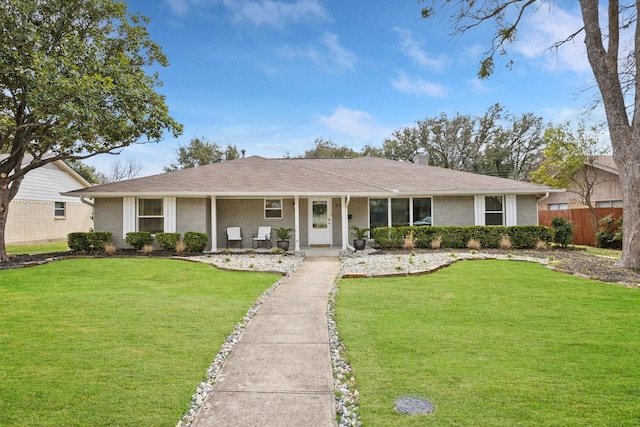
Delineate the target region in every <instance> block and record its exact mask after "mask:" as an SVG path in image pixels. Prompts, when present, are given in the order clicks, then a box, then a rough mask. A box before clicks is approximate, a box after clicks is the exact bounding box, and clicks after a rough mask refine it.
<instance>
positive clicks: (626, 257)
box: [618, 139, 640, 269]
mask: <svg viewBox="0 0 640 427" xmlns="http://www.w3.org/2000/svg"><path fill="white" fill-rule="evenodd" d="M627 148H628V151H633V152H634V153H633V154H632V153H629V157H628V158H627V159H626V160H625V161H622V162H619V163H618V170H619V171H620V183H621V184H622V194H623V195H624V200H623V203H622V207H623V212H624V220H623V222H622V232H623V236H622V237H623V239H622V258H621V259H620V261H619V263H618V265H619V266H621V267H626V268H633V269H640V160H638V159H640V140H638V139H635V140H634V141H630V142H629V146H628V147H627Z"/></svg>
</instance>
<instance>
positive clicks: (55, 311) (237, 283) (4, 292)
mask: <svg viewBox="0 0 640 427" xmlns="http://www.w3.org/2000/svg"><path fill="white" fill-rule="evenodd" d="M279 277H280V276H278V275H274V274H265V273H238V272H226V271H219V270H216V269H214V268H212V267H211V266H210V265H205V264H196V263H191V262H184V261H177V260H167V259H74V260H66V261H60V262H55V263H51V264H47V265H44V266H40V267H34V268H26V269H19V270H5V271H0V420H2V421H1V422H0V424H2V425H21V426H114V425H119V426H175V425H176V423H177V422H178V420H180V418H181V417H182V415H183V414H184V412H185V411H186V410H187V409H188V407H189V403H190V401H191V396H192V394H193V392H194V391H195V388H196V386H197V385H198V383H199V382H200V381H201V380H203V379H204V376H205V374H206V371H207V368H208V367H209V365H210V363H211V361H212V360H213V358H214V356H215V355H216V353H217V352H218V351H219V349H220V346H221V344H222V343H223V341H224V338H225V337H226V336H227V335H228V334H229V333H230V332H231V331H232V330H233V326H234V325H235V324H236V323H238V322H239V321H240V320H241V319H242V317H243V315H244V314H245V313H246V312H247V310H248V309H249V307H250V306H251V304H252V303H253V302H254V301H255V300H256V299H257V298H258V297H259V296H260V295H261V294H262V293H263V292H264V291H265V290H266V289H267V288H268V287H269V286H270V285H272V284H273V283H274V282H275V281H276V280H278V278H279Z"/></svg>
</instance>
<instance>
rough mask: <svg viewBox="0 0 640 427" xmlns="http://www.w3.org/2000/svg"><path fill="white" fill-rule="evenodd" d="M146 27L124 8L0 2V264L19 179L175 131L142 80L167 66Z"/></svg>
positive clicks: (96, 2) (46, 0)
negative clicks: (50, 166)
mask: <svg viewBox="0 0 640 427" xmlns="http://www.w3.org/2000/svg"><path fill="white" fill-rule="evenodd" d="M147 23H148V20H147V18H145V17H144V16H142V15H139V14H130V13H129V12H128V11H127V5H126V3H125V2H123V1H115V0H83V1H69V0H4V1H2V2H1V3H0V151H1V152H5V153H8V154H9V156H8V157H6V158H3V159H2V160H0V260H3V259H6V250H5V244H4V230H5V226H6V219H7V212H8V209H9V203H10V201H11V200H12V199H13V197H14V196H15V195H16V193H17V192H18V189H19V187H20V184H21V182H22V179H23V178H24V175H25V174H26V173H28V172H29V171H31V170H33V169H35V168H38V167H41V166H44V165H45V164H47V163H50V162H53V161H56V160H69V159H70V160H74V159H75V160H80V159H86V158H88V157H91V156H94V155H96V154H99V153H114V152H118V151H120V150H121V149H123V148H124V147H127V146H129V145H131V144H134V143H144V142H152V141H159V140H160V139H162V138H163V137H164V136H165V134H166V133H170V134H173V135H174V136H177V135H179V134H180V133H181V131H182V126H181V125H180V124H179V123H178V122H176V121H175V120H174V119H173V118H172V117H170V115H169V109H168V107H167V105H166V103H165V98H164V96H163V95H161V94H160V93H158V92H157V91H156V89H157V87H159V86H160V84H161V82H160V80H159V76H158V74H157V73H149V70H151V69H153V68H152V67H154V66H156V65H160V66H167V65H168V61H167V58H166V57H165V56H164V54H163V53H162V50H161V48H160V46H159V45H157V44H156V43H154V42H153V41H152V40H151V39H150V37H149V34H148V31H147V29H146V25H147ZM25 154H29V155H31V156H32V157H31V160H30V161H29V162H27V163H25V162H24V159H25Z"/></svg>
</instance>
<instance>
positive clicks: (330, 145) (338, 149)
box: [302, 138, 360, 159]
mask: <svg viewBox="0 0 640 427" xmlns="http://www.w3.org/2000/svg"><path fill="white" fill-rule="evenodd" d="M314 143H315V146H314V147H313V148H312V149H310V150H307V151H305V152H304V155H303V156H302V157H304V158H305V159H344V158H353V157H358V156H360V154H359V153H358V152H357V151H354V150H353V149H351V148H349V147H347V146H338V144H336V143H335V142H333V141H332V140H331V139H324V138H316V140H315V141H314Z"/></svg>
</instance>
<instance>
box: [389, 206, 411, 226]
mask: <svg viewBox="0 0 640 427" xmlns="http://www.w3.org/2000/svg"><path fill="white" fill-rule="evenodd" d="M391 225H392V226H393V227H402V226H405V225H409V199H391Z"/></svg>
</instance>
